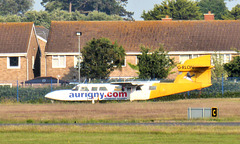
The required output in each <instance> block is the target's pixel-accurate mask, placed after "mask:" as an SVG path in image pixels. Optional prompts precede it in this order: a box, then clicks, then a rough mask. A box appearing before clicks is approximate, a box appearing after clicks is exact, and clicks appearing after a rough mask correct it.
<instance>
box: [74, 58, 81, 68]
mask: <svg viewBox="0 0 240 144" xmlns="http://www.w3.org/2000/svg"><path fill="white" fill-rule="evenodd" d="M78 61H79V56H74V68H78ZM80 62H82V57H81V56H80Z"/></svg>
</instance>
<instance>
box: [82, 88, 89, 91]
mask: <svg viewBox="0 0 240 144" xmlns="http://www.w3.org/2000/svg"><path fill="white" fill-rule="evenodd" d="M80 91H89V90H88V88H87V87H81V89H80Z"/></svg>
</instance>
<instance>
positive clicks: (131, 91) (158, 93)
mask: <svg viewBox="0 0 240 144" xmlns="http://www.w3.org/2000/svg"><path fill="white" fill-rule="evenodd" d="M212 67H213V66H211V56H210V55H207V56H202V57H198V58H195V59H190V60H187V61H186V62H185V63H184V64H183V65H178V66H177V68H178V71H179V75H178V76H177V78H176V79H175V81H174V82H173V83H160V82H159V81H147V82H146V81H139V82H114V83H108V84H79V85H77V86H75V87H74V88H73V89H72V90H57V91H53V92H50V93H48V94H47V95H46V96H45V97H46V98H49V99H52V100H61V101H94V100H99V101H102V100H130V101H134V100H148V99H153V98H158V97H163V96H168V95H172V94H176V93H182V92H186V91H191V90H200V89H202V88H205V87H209V86H211V85H212V84H211V68H212Z"/></svg>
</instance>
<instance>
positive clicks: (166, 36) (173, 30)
mask: <svg viewBox="0 0 240 144" xmlns="http://www.w3.org/2000/svg"><path fill="white" fill-rule="evenodd" d="M77 31H81V32H82V33H83V34H82V36H81V48H82V47H83V46H84V45H85V44H86V42H88V41H89V40H91V39H93V38H101V37H105V38H109V39H110V40H111V41H117V42H118V44H119V45H122V46H123V47H124V48H125V50H126V52H138V51H139V50H140V45H141V44H143V45H145V46H148V47H152V48H158V47H159V44H160V43H161V44H164V45H165V46H166V48H167V50H169V51H229V50H231V48H232V47H234V48H238V49H239V48H240V41H239V38H240V21H231V20H230V21H226V20H225V21H218V20H215V21H171V22H162V21H135V22H126V21H77V22H62V21H61V22H57V21H53V22H52V24H51V28H50V33H49V37H48V43H47V47H46V52H78V37H77V36H76V32H77Z"/></svg>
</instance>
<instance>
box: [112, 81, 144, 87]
mask: <svg viewBox="0 0 240 144" xmlns="http://www.w3.org/2000/svg"><path fill="white" fill-rule="evenodd" d="M111 84H113V85H121V86H122V87H129V86H130V87H132V86H142V85H144V83H140V82H111Z"/></svg>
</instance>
